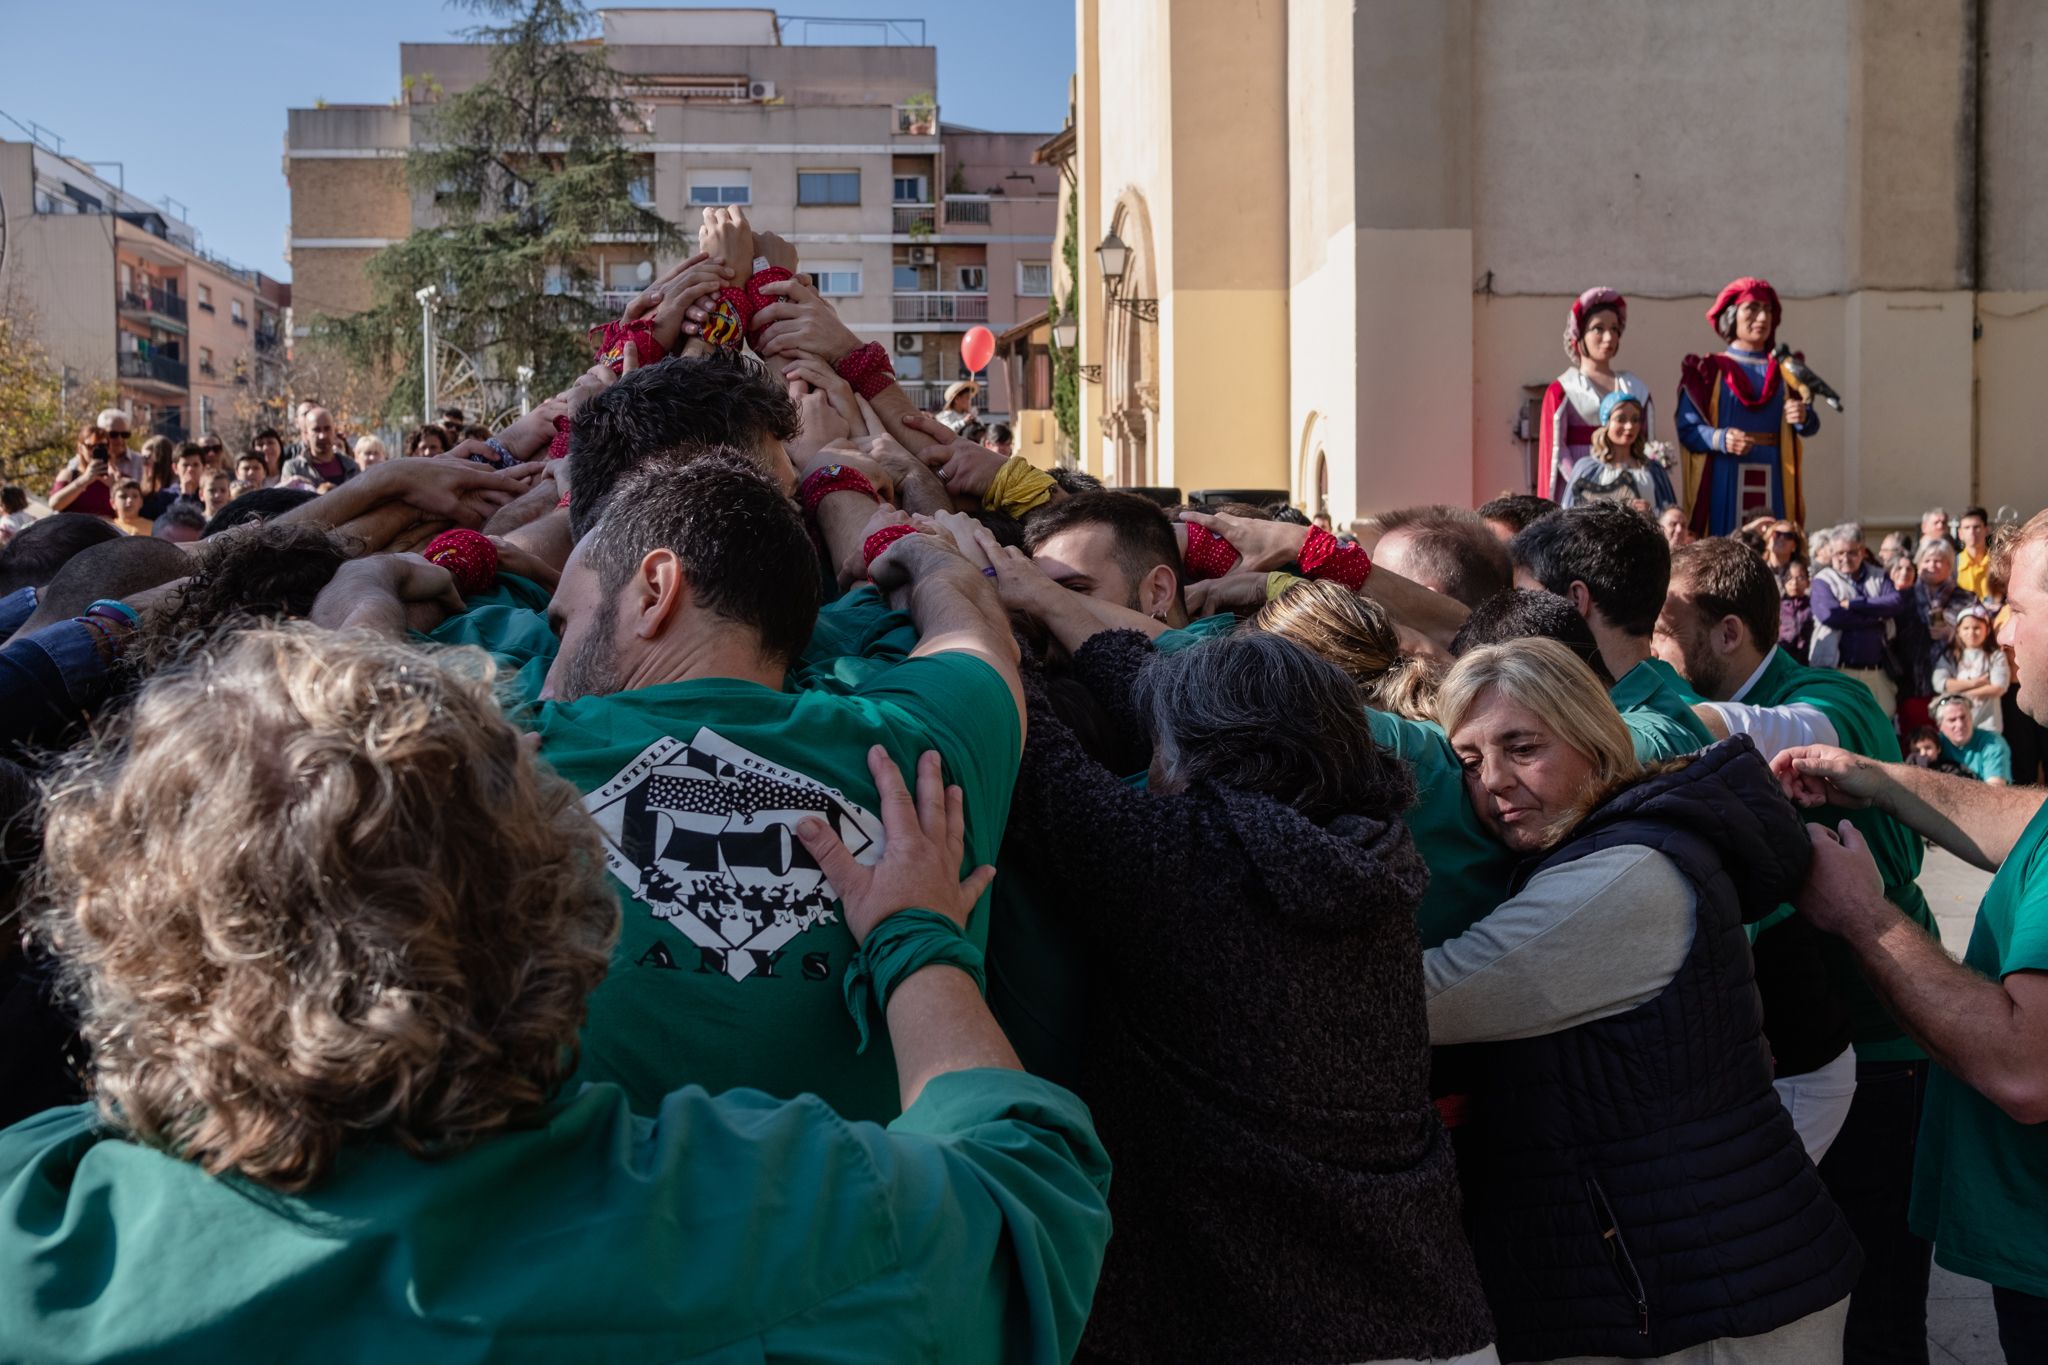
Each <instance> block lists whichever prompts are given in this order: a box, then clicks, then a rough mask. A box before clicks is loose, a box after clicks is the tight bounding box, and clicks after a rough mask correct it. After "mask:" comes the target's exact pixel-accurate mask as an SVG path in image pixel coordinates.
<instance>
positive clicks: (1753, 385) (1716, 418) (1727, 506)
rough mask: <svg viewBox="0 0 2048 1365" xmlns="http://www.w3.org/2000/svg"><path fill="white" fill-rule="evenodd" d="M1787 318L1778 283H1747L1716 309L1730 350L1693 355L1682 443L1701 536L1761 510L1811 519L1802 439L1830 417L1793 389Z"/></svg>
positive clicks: (1683, 401)
mask: <svg viewBox="0 0 2048 1365" xmlns="http://www.w3.org/2000/svg"><path fill="white" fill-rule="evenodd" d="M1782 314H1783V310H1782V308H1781V307H1780V306H1779V303H1778V291H1777V290H1775V289H1773V288H1771V285H1770V281H1768V280H1759V279H1753V278H1748V277H1745V278H1743V279H1739V280H1737V281H1735V282H1734V283H1733V284H1731V285H1729V286H1728V287H1727V288H1726V289H1723V290H1722V291H1721V294H1720V297H1719V298H1717V299H1715V300H1714V306H1713V307H1712V308H1711V309H1709V310H1708V311H1707V321H1709V322H1711V323H1712V324H1713V325H1714V330H1715V331H1716V332H1718V333H1720V334H1721V339H1722V340H1723V341H1725V342H1727V343H1728V349H1727V350H1725V351H1723V352H1722V353H1721V354H1720V355H1710V356H1696V355H1689V356H1687V357H1686V358H1685V366H1684V370H1683V373H1682V374H1681V375H1680V377H1679V383H1678V440H1679V443H1680V444H1681V445H1683V446H1684V447H1685V495H1686V498H1687V500H1688V504H1689V507H1690V510H1691V516H1692V529H1693V531H1694V532H1695V533H1696V534H1699V535H1717V536H1723V535H1727V534H1728V533H1729V532H1731V531H1734V530H1736V529H1737V528H1738V527H1740V526H1741V525H1742V524H1743V523H1744V522H1746V521H1749V520H1750V519H1752V518H1755V517H1761V516H1770V517H1784V518H1787V519H1789V520H1791V521H1795V522H1803V521H1804V520H1805V519H1806V500H1805V497H1804V495H1803V493H1802V491H1801V489H1800V481H1799V469H1800V461H1801V456H1802V453H1803V452H1802V446H1801V444H1800V443H1801V440H1802V438H1804V437H1808V436H1811V435H1813V434H1814V433H1815V432H1817V431H1819V430H1820V417H1819V415H1818V414H1816V413H1815V412H1814V411H1813V407H1812V405H1811V404H1809V403H1804V402H1801V401H1800V400H1799V398H1798V396H1797V395H1795V394H1791V393H1788V392H1787V391H1786V389H1785V381H1784V378H1783V377H1782V376H1781V375H1780V374H1779V373H1778V366H1777V365H1776V363H1775V362H1773V360H1772V359H1771V350H1772V348H1773V347H1774V346H1776V345H1777V340H1778V320H1779V318H1780V317H1781V316H1782Z"/></svg>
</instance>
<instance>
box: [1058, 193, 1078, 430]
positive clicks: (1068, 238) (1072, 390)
mask: <svg viewBox="0 0 2048 1365" xmlns="http://www.w3.org/2000/svg"><path fill="white" fill-rule="evenodd" d="M1080 202H1081V197H1080V196H1079V195H1078V194H1070V195H1068V196H1067V222H1066V232H1065V234H1064V235H1065V240H1064V241H1062V242H1061V244H1060V259H1061V263H1062V264H1063V265H1065V266H1066V277H1067V292H1066V296H1065V297H1064V298H1055V299H1054V300H1053V301H1052V319H1053V321H1054V322H1058V321H1059V320H1060V319H1061V318H1063V317H1074V318H1079V317H1080V312H1079V311H1078V310H1077V309H1076V308H1075V307H1074V304H1075V302H1076V300H1078V299H1079V297H1080V293H1081V249H1080V247H1079V246H1078V245H1077V243H1078V242H1079V240H1080V236H1081V219H1080V209H1079V205H1080ZM1052 415H1053V421H1054V422H1055V423H1056V424H1057V425H1058V426H1059V429H1060V435H1061V437H1063V438H1064V439H1065V441H1066V446H1067V450H1068V451H1069V452H1070V453H1073V454H1076V455H1078V453H1079V449H1080V442H1081V341H1080V338H1079V337H1078V336H1077V337H1076V338H1075V339H1074V347H1073V349H1072V350H1062V349H1061V348H1060V347H1058V346H1054V347H1053V348H1052Z"/></svg>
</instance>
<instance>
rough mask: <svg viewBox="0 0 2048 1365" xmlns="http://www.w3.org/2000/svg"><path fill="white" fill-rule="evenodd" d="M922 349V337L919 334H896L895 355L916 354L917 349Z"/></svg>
mask: <svg viewBox="0 0 2048 1365" xmlns="http://www.w3.org/2000/svg"><path fill="white" fill-rule="evenodd" d="M923 349H924V338H923V337H921V336H919V335H918V334H917V333H915V332H898V333H897V334H896V354H897V355H916V354H917V353H918V352H919V351H921V350H923Z"/></svg>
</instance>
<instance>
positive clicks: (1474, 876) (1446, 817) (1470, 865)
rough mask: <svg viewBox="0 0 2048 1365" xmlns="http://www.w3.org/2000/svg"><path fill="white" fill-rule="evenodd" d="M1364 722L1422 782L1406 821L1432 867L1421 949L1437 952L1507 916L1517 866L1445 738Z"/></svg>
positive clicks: (1387, 717)
mask: <svg viewBox="0 0 2048 1365" xmlns="http://www.w3.org/2000/svg"><path fill="white" fill-rule="evenodd" d="M1365 718H1366V722H1367V723H1368V724H1369V725H1371V726H1372V737H1373V739H1375V740H1376V741H1378V743H1379V746H1380V747H1381V748H1382V749H1387V750H1390V751H1391V752H1392V753H1393V754H1394V756H1395V757H1397V758H1399V759H1400V760H1401V761H1402V762H1404V763H1406V764H1407V765H1408V768H1409V771H1411V772H1412V773H1414V774H1415V804H1414V805H1412V806H1410V807H1409V808H1408V809H1407V810H1405V811H1403V812H1402V813H1401V818H1402V819H1403V820H1405V821H1407V823H1408V833H1409V834H1410V836H1412V837H1413V838H1414V840H1415V847H1416V849H1417V850H1418V851H1419V852H1420V853H1421V854H1422V860H1423V862H1425V863H1427V864H1429V889H1428V890H1427V891H1425V892H1423V893H1422V902H1421V904H1419V905H1417V906H1416V907H1415V926H1416V929H1417V930H1418V931H1419V932H1420V934H1421V936H1422V946H1423V947H1424V948H1434V947H1437V946H1438V945H1439V944H1442V943H1446V942H1449V941H1450V940H1451V939H1454V938H1456V937H1457V936H1458V935H1460V934H1462V933H1464V932H1465V931H1466V930H1467V929H1470V928H1471V927H1472V926H1473V925H1475V924H1477V923H1478V922H1479V921H1480V920H1483V919H1485V918H1486V917H1487V916H1488V915H1490V914H1492V913H1493V912H1494V911H1495V910H1497V909H1499V908H1500V903H1501V902H1502V901H1504V900H1506V899H1507V898H1508V879H1509V877H1511V876H1512V875H1513V874H1514V870H1515V863H1516V861H1517V858H1516V855H1515V854H1514V853H1512V852H1510V851H1509V850H1508V848H1507V847H1506V846H1505V845H1503V844H1501V843H1500V842H1499V841H1497V840H1496V839H1495V838H1494V837H1493V836H1492V835H1491V834H1489V833H1488V832H1487V829H1486V826H1484V825H1482V824H1480V823H1479V817H1478V816H1477V815H1475V814H1474V813H1473V811H1472V801H1471V799H1470V798H1469V797H1468V796H1466V794H1465V769H1464V766H1463V765H1462V764H1460V763H1459V762H1458V756H1457V755H1456V754H1455V753H1453V752H1452V751H1451V742H1450V741H1449V740H1448V739H1446V738H1444V732H1443V731H1442V730H1440V729H1438V728H1437V727H1436V726H1435V725H1432V724H1429V723H1428V722H1425V721H1415V720H1408V719H1406V718H1404V717H1401V716H1396V715H1391V714H1389V713H1388V712H1385V711H1375V710H1372V709H1370V708H1368V709H1367V710H1366V713H1365Z"/></svg>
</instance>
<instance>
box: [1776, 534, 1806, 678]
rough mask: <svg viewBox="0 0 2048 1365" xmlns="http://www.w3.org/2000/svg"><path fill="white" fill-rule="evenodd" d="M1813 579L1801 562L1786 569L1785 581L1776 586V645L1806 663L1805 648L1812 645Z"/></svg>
mask: <svg viewBox="0 0 2048 1365" xmlns="http://www.w3.org/2000/svg"><path fill="white" fill-rule="evenodd" d="M1812 587H1813V579H1812V577H1811V575H1809V574H1808V573H1807V571H1806V565H1805V563H1804V562H1802V561H1800V560H1796V559H1795V560H1792V561H1791V562H1790V563H1788V564H1786V565H1785V577H1784V581H1783V582H1781V583H1780V584H1779V585H1778V594H1779V595H1778V644H1779V645H1780V646H1782V647H1783V648H1784V650H1785V652H1786V653H1788V654H1790V655H1791V656H1792V657H1793V658H1795V659H1797V660H1799V662H1800V663H1805V662H1806V650H1807V646H1809V645H1811V644H1812V643H1813V598H1812V596H1811V589H1812Z"/></svg>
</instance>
